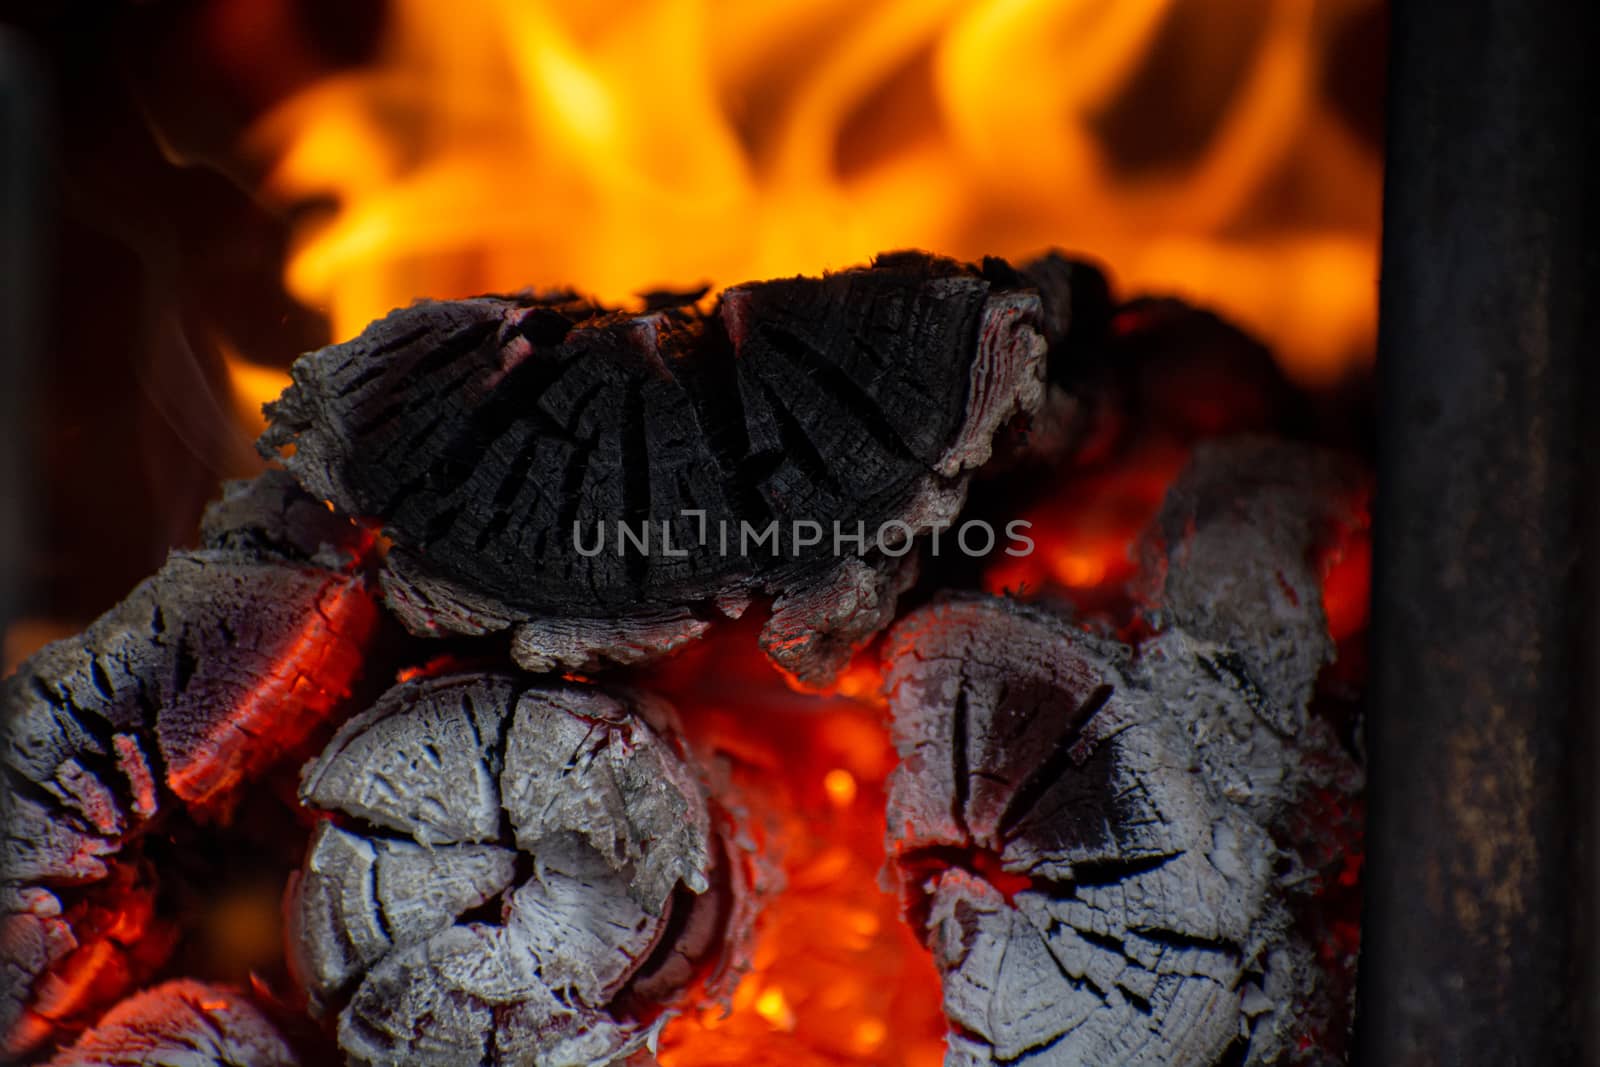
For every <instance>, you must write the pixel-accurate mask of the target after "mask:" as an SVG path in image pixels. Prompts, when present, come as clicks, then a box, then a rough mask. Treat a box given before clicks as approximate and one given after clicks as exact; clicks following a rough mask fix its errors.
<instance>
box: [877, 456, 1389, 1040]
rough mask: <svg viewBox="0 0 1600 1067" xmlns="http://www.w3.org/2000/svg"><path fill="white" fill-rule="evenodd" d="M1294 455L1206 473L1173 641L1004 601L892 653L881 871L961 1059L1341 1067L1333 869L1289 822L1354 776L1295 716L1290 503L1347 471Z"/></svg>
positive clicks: (1302, 518) (1308, 719)
mask: <svg viewBox="0 0 1600 1067" xmlns="http://www.w3.org/2000/svg"><path fill="white" fill-rule="evenodd" d="M1278 447H1279V448H1280V449H1282V448H1284V446H1281V445H1280V446H1278ZM1288 456H1289V457H1290V458H1288V459H1285V460H1282V461H1280V462H1267V463H1266V469H1265V470H1263V469H1261V468H1260V467H1258V466H1255V464H1257V463H1258V462H1260V461H1262V459H1263V457H1262V456H1261V455H1260V454H1259V449H1258V446H1254V445H1246V446H1241V447H1235V448H1229V449H1218V450H1215V451H1214V452H1212V453H1209V454H1206V455H1202V456H1201V457H1200V458H1199V459H1197V461H1196V463H1195V465H1194V466H1193V467H1192V468H1191V470H1190V472H1189V474H1188V475H1187V476H1186V477H1185V478H1184V480H1183V481H1182V482H1181V483H1180V485H1179V486H1178V487H1177V488H1176V489H1175V490H1174V491H1173V493H1172V495H1171V497H1170V498H1169V506H1168V511H1167V513H1166V515H1165V516H1164V520H1163V526H1164V528H1167V529H1171V530H1174V532H1175V536H1174V539H1173V540H1172V541H1171V542H1170V543H1169V544H1168V545H1167V549H1168V552H1167V554H1166V555H1165V558H1164V563H1165V568H1166V573H1165V587H1166V589H1167V590H1168V591H1169V593H1170V601H1169V603H1170V616H1171V617H1170V618H1169V620H1168V621H1169V626H1168V628H1167V629H1166V630H1165V631H1164V632H1162V633H1160V634H1158V635H1157V636H1155V637H1153V638H1151V639H1149V640H1147V641H1146V642H1144V643H1143V644H1142V645H1141V646H1140V647H1139V648H1138V650H1137V651H1135V650H1133V649H1130V648H1128V647H1127V646H1124V645H1122V644H1120V643H1118V642H1114V641H1110V640H1106V639H1102V638H1096V637H1093V636H1090V635H1089V634H1087V633H1085V632H1082V631H1080V630H1078V629H1076V628H1074V627H1072V626H1070V625H1068V624H1067V623H1066V622H1065V621H1063V620H1062V619H1060V618H1058V617H1056V616H1053V615H1050V614H1047V613H1045V612H1042V611H1040V610H1037V609H1034V608H1028V607H1024V606H1022V605H1019V604H1016V603H1014V602H1010V601H1005V600H968V601H951V602H946V603H943V604H940V605H936V606H934V607H932V608H929V609H926V610H924V611H922V612H919V613H917V614H915V615H913V616H911V617H910V618H909V619H908V620H906V621H905V622H903V623H901V624H900V625H899V626H898V627H897V629H896V630H895V631H894V632H893V633H892V635H891V638H890V646H889V649H888V650H887V653H886V655H887V658H888V662H889V665H890V666H889V672H888V678H887V685H888V688H889V692H890V694H891V697H890V705H891V711H892V713H893V730H894V734H895V739H896V744H897V747H898V748H899V750H900V752H901V754H902V757H903V763H902V766H901V767H900V769H899V770H897V771H896V772H895V775H894V777H893V779H892V781H891V793H890V798H889V826H890V838H891V855H892V857H893V861H892V862H893V866H894V869H895V871H896V873H897V875H898V877H899V880H900V882H901V885H902V889H903V891H904V892H905V893H906V894H907V900H908V914H909V917H910V918H911V920H912V922H913V924H914V926H915V927H916V928H917V930H918V932H919V934H920V935H921V936H923V937H924V938H925V939H926V942H927V944H928V945H929V947H930V949H931V950H932V951H933V953H934V956H935V960H936V962H937V964H938V966H939V968H940V972H941V974H942V976H943V980H944V1007H945V1011H946V1014H947V1016H948V1017H949V1019H950V1022H951V1034H950V1047H951V1050H952V1054H953V1062H958V1063H973V1064H981V1063H1001V1062H1004V1063H1018V1062H1020V1063H1027V1064H1037V1065H1038V1067H1046V1065H1056V1064H1059V1065H1063V1067H1065V1065H1068V1064H1082V1063H1118V1064H1151V1065H1155V1064H1167V1063H1188V1064H1218V1063H1225V1062H1239V1063H1275V1062H1336V1061H1337V1054H1336V1050H1337V1049H1338V1048H1339V1047H1340V1046H1341V1045H1342V1040H1343V1033H1344V1027H1345V1026H1346V1025H1347V1022H1348V1010H1349V999H1348V998H1349V992H1350V988H1349V975H1348V973H1347V972H1348V968H1349V967H1350V966H1353V958H1347V957H1339V956H1337V955H1335V954H1329V953H1327V952H1323V953H1320V954H1319V951H1318V949H1319V948H1322V947H1323V946H1322V945H1321V944H1319V941H1318V934H1319V931H1317V930H1316V929H1313V928H1312V926H1314V924H1309V925H1308V923H1307V922H1306V921H1305V920H1304V918H1303V914H1304V911H1305V908H1304V903H1305V901H1306V900H1308V899H1310V898H1312V897H1314V896H1315V895H1316V893H1317V892H1318V891H1319V890H1320V889H1321V887H1322V885H1323V880H1324V879H1327V878H1329V877H1331V876H1332V875H1333V874H1335V873H1336V872H1335V871H1333V870H1330V869H1328V864H1329V858H1330V853H1336V850H1333V849H1330V848H1328V847H1327V841H1326V840H1325V839H1322V838H1319V839H1317V840H1312V839H1311V838H1310V837H1308V835H1307V834H1306V833H1305V830H1304V826H1303V822H1304V820H1301V819H1299V818H1298V817H1297V813H1298V811H1299V809H1300V808H1302V807H1303V806H1305V805H1307V804H1309V803H1312V801H1313V798H1314V797H1315V798H1317V801H1316V802H1317V803H1319V804H1320V803H1322V800H1321V798H1322V797H1324V796H1325V795H1332V796H1334V797H1340V798H1344V800H1345V801H1346V802H1348V800H1349V799H1350V798H1351V797H1352V796H1353V795H1354V793H1355V792H1356V791H1357V790H1358V788H1359V785H1360V779H1359V772H1358V771H1357V768H1356V766H1355V764H1354V762H1353V760H1352V758H1351V757H1350V756H1349V755H1348V754H1347V753H1346V752H1345V751H1344V750H1343V749H1341V747H1340V745H1339V744H1338V741H1337V738H1336V736H1335V734H1334V731H1333V730H1332V729H1331V728H1330V726H1329V725H1328V724H1327V723H1325V722H1323V721H1322V720H1321V719H1320V718H1318V717H1314V716H1311V715H1309V714H1308V713H1307V709H1306V702H1307V700H1308V698H1309V695H1310V692H1311V686H1312V682H1313V681H1314V678H1315V675H1316V672H1317V670H1318V669H1319V668H1320V666H1321V665H1322V662H1323V661H1324V660H1325V659H1326V658H1327V657H1328V656H1329V655H1330V654H1331V645H1330V644H1329V643H1328V640H1327V637H1326V634H1325V632H1324V623H1323V619H1322V612H1321V601H1320V596H1319V595H1318V591H1317V590H1316V589H1315V587H1314V576H1312V577H1311V578H1310V579H1309V581H1310V582H1311V584H1312V587H1311V588H1306V587H1305V582H1306V581H1308V578H1307V575H1306V573H1305V571H1306V569H1307V568H1308V567H1310V566H1311V564H1310V563H1309V562H1308V553H1309V552H1310V550H1311V549H1312V548H1313V547H1314V543H1315V541H1314V537H1313V536H1312V531H1311V527H1312V526H1314V525H1315V523H1314V521H1313V520H1312V519H1311V518H1308V517H1307V516H1306V514H1305V511H1304V509H1303V508H1301V507H1299V506H1297V505H1299V504H1303V503H1306V501H1304V500H1303V499H1302V498H1300V497H1298V496H1297V495H1296V491H1297V490H1298V488H1299V487H1301V486H1309V485H1314V484H1321V485H1323V486H1324V489H1325V490H1326V489H1327V488H1329V486H1328V484H1327V482H1326V481H1325V480H1324V478H1323V474H1324V473H1326V470H1327V469H1328V468H1330V467H1331V468H1332V469H1334V470H1335V471H1339V468H1338V467H1337V464H1334V462H1333V461H1331V460H1327V459H1325V458H1324V457H1319V456H1316V455H1314V454H1310V453H1306V452H1301V451H1293V450H1291V451H1289V452H1288ZM1223 469H1228V470H1232V471H1233V472H1234V473H1244V474H1250V473H1251V472H1252V471H1253V472H1255V473H1254V474H1253V475H1252V476H1250V477H1245V478H1244V479H1242V481H1240V482H1234V481H1230V480H1227V479H1221V480H1218V479H1217V478H1216V477H1215V475H1216V474H1217V472H1218V471H1220V470H1223ZM1339 476H1340V477H1342V476H1343V474H1342V471H1339ZM1279 505H1281V507H1280V506H1279ZM1235 520H1238V521H1240V522H1249V521H1253V522H1254V523H1256V524H1259V525H1260V527H1261V528H1262V529H1264V530H1265V531H1266V532H1265V533H1264V534H1262V536H1261V538H1260V539H1243V540H1241V539H1240V529H1239V528H1238V527H1237V526H1236V525H1235ZM1167 523H1172V524H1174V525H1172V526H1167V525H1166V524H1167ZM1230 544H1231V547H1232V552H1231V554H1230V552H1229V551H1227V550H1226V549H1227V548H1228V547H1229V545H1230ZM1252 553H1255V554H1252ZM1202 580H1204V581H1209V582H1210V583H1211V584H1210V585H1209V587H1208V588H1210V589H1211V590H1212V592H1211V594H1210V598H1209V599H1205V598H1202V599H1191V598H1190V596H1189V592H1190V591H1191V590H1192V589H1193V588H1195V587H1194V586H1192V585H1191V584H1190V583H1198V582H1201V581H1202ZM1251 620H1254V622H1253V623H1252V621H1251ZM1191 624H1192V625H1193V626H1194V627H1195V629H1193V630H1191V629H1187V628H1186V627H1187V626H1188V625H1191ZM1324 806H1326V805H1324ZM1353 823H1354V816H1353V815H1347V816H1346V817H1345V823H1344V824H1343V825H1338V826H1332V827H1330V826H1323V827H1318V828H1317V832H1318V834H1333V835H1337V834H1349V833H1352V832H1353ZM1335 858H1337V857H1336V856H1335Z"/></svg>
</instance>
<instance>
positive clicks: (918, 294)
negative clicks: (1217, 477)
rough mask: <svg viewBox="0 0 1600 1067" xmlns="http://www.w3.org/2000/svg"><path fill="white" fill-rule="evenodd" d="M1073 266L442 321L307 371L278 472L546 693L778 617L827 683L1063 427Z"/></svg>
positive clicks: (934, 263)
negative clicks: (711, 302) (709, 302)
mask: <svg viewBox="0 0 1600 1067" xmlns="http://www.w3.org/2000/svg"><path fill="white" fill-rule="evenodd" d="M1063 262H1064V261H1059V260H1055V259H1052V260H1049V261H1046V262H1045V263H1044V264H1043V265H1042V266H1041V267H1040V268H1039V269H1038V271H1037V273H1036V275H1029V274H1028V273H1026V272H1022V273H1019V272H1017V271H1015V270H1013V269H1012V268H1010V267H1009V266H1006V265H1005V264H1003V263H1001V262H1000V261H989V262H987V263H986V264H985V266H984V268H983V269H982V270H979V269H977V268H972V267H965V266H962V265H960V264H956V263H954V262H951V261H948V260H941V259H936V258H934V257H931V256H926V255H922V254H917V253H905V254H897V255H893V256H884V257H880V258H879V259H878V260H877V262H876V263H875V264H874V266H873V267H871V268H870V269H857V270H850V271H845V272H842V273H839V274H832V275H828V276H826V277H823V278H820V279H810V278H794V279H790V280H785V281H773V282H764V283H753V284H748V285H741V286H736V287H734V288H731V289H728V290H726V291H725V292H723V293H722V294H721V296H720V297H719V299H718V300H717V302H716V304H715V306H714V307H712V308H711V309H710V310H709V311H704V310H701V309H699V308H697V307H696V306H695V305H693V304H682V305H681V306H656V307H653V308H652V309H651V310H649V311H647V312H645V313H643V314H637V315H635V314H625V313H621V312H617V311H613V310H610V309H607V308H603V307H599V306H596V305H593V304H590V303H587V302H585V301H582V300H580V299H578V298H577V297H576V296H574V295H572V294H559V295H556V296H544V297H535V296H528V295H520V296H512V297H485V298H480V299H476V300H464V301H456V302H451V303H438V302H432V301H424V302H420V303H418V304H416V305H414V306H412V307H410V308H407V309H403V310H400V311H396V312H394V313H393V314H391V315H389V316H388V317H387V318H385V319H383V320H381V321H379V322H377V323H374V324H373V325H372V326H371V327H369V328H368V329H367V331H366V332H364V333H363V334H362V335H361V336H360V337H358V338H356V339H355V340H354V341H350V342H347V343H345V344H338V345H333V346H331V347H329V348H324V349H322V350H320V351H317V352H313V353H310V354H309V355H307V356H304V357H302V358H301V359H300V360H299V361H298V362H297V363H296V364H295V366H294V368H293V371H292V373H293V378H294V383H293V385H292V386H291V387H290V388H289V389H288V390H287V391H286V392H285V393H284V395H283V397H282V398H281V399H280V400H279V401H277V402H276V403H275V404H273V405H270V406H269V415H270V417H271V420H272V425H271V427H270V428H269V430H268V431H267V433H266V434H265V435H264V437H263V439H262V447H263V450H264V451H265V452H266V453H267V454H269V455H271V454H283V455H284V462H285V463H286V464H287V466H288V467H289V469H290V470H291V471H293V472H294V474H295V476H296V477H297V478H298V479H299V480H300V482H301V484H302V485H304V486H305V487H306V488H307V489H308V490H309V491H310V492H311V493H312V494H313V495H314V496H316V497H319V498H326V499H329V500H331V501H332V502H333V503H334V504H335V505H336V506H337V507H338V508H339V509H340V510H342V511H343V512H345V513H347V514H351V515H356V516H360V517H364V518H370V519H373V520H375V521H378V522H381V523H382V525H383V527H384V530H385V532H386V534H387V535H388V536H389V537H390V538H392V540H393V548H392V550H391V551H390V552H389V553H388V555H387V558H386V561H385V565H384V571H383V582H384V589H385V593H386V596H387V600H388V603H389V606H390V607H391V608H392V609H393V610H394V611H395V612H396V614H398V615H399V617H400V618H401V619H402V620H403V621H404V622H405V623H406V625H407V626H408V627H409V628H411V629H412V630H413V631H414V632H416V633H419V634H438V633H445V632H449V633H465V634H481V633H487V632H495V631H503V630H510V631H511V633H512V636H513V642H514V643H513V656H514V657H515V659H516V661H517V662H518V663H519V664H520V665H522V666H524V667H526V668H528V669H531V670H540V671H542V670H550V669H553V668H556V667H566V668H570V669H589V668H592V667H594V666H596V665H598V664H599V663H600V662H602V661H611V662H616V663H624V664H627V663H637V662H641V661H644V660H647V659H650V658H652V657H655V656H658V655H660V654H662V653H664V652H667V651H669V650H671V649H673V648H675V647H678V646H679V645H681V644H682V643H683V642H685V641H687V640H690V639H692V638H694V637H696V636H699V635H700V634H702V633H703V632H704V631H705V630H706V629H707V628H708V627H709V626H710V625H711V623H712V621H713V619H714V618H715V617H717V616H718V615H719V614H720V615H730V616H736V615H738V614H739V613H740V612H742V611H743V610H744V607H745V605H746V604H747V603H748V602H749V601H750V599H751V598H752V596H755V595H760V594H770V595H772V596H774V597H775V602H774V613H773V617H772V619H771V622H770V624H769V626H768V627H767V630H766V631H765V632H764V634H763V645H764V647H765V648H766V650H767V651H768V653H769V654H770V655H771V656H772V657H773V659H774V660H776V661H777V662H778V663H779V664H780V665H781V666H783V667H784V668H786V669H787V670H789V671H790V672H791V673H792V674H794V675H795V676H797V677H798V678H800V679H801V680H803V681H806V682H812V683H820V682H825V681H827V680H828V679H829V678H830V677H831V676H832V674H833V673H834V672H835V671H836V670H837V669H838V668H839V667H841V666H842V665H843V664H844V662H846V661H847V659H848V657H849V655H850V653H851V651H852V650H853V649H855V648H856V647H859V646H860V645H861V644H862V643H863V642H864V641H865V640H866V639H867V638H868V637H870V636H871V635H872V634H874V633H875V632H877V631H878V630H879V629H881V628H882V627H883V626H885V625H887V623H888V622H889V621H890V619H891V618H892V617H893V612H894V605H895V601H896V598H897V596H898V595H899V593H900V592H901V591H902V590H903V589H904V588H905V587H906V586H907V585H908V584H909V582H910V580H911V578H912V576H913V574H914V571H913V567H914V556H913V555H911V554H909V553H910V548H911V542H912V540H913V538H914V537H915V535H916V534H917V533H919V532H922V531H925V530H928V529H931V528H933V527H935V526H938V525H940V524H944V523H948V522H949V521H950V520H951V519H953V518H954V517H955V515H956V513H957V512H958V511H959V509H960V507H961V505H962V502H963V501H964V499H965V493H966V482H967V479H968V477H969V475H970V473H971V472H972V470H974V469H975V468H977V467H979V466H981V465H982V464H983V463H984V462H985V461H986V460H988V458H989V456H990V454H991V450H992V447H993V440H994V437H995V435H996V433H997V431H998V430H999V429H1000V428H1001V427H1002V426H1004V425H1005V424H1007V423H1008V421H1011V420H1013V419H1014V418H1015V417H1018V416H1021V417H1024V418H1026V417H1027V416H1030V415H1032V414H1034V413H1036V412H1038V411H1039V409H1040V407H1041V405H1042V403H1043V400H1044V395H1045V388H1044V372H1045V368H1044V356H1045V338H1044V336H1043V335H1042V333H1041V331H1047V332H1049V333H1050V334H1051V335H1052V336H1054V335H1057V334H1061V335H1064V333H1065V330H1066V325H1065V323H1066V318H1067V316H1068V315H1069V314H1070V307H1071V297H1070V295H1069V294H1065V293H1061V292H1056V291H1055V288H1057V287H1060V286H1063V285H1066V284H1067V283H1068V281H1069V280H1070V279H1071V278H1072V277H1074V273H1073V272H1072V271H1070V270H1066V269H1055V268H1057V267H1060V266H1061V264H1062V263H1063ZM1041 285H1042V286H1044V287H1045V288H1046V289H1048V290H1050V291H1049V292H1048V293H1047V294H1046V295H1045V296H1041V293H1040V291H1039V288H1040V286H1041ZM1047 305H1048V308H1047ZM1047 310H1048V314H1047V313H1046V312H1047ZM291 446H292V447H291ZM880 532H881V534H882V536H880ZM841 533H842V535H843V536H844V538H845V540H843V541H842V542H841V541H836V534H841ZM863 533H864V536H863ZM851 538H854V539H855V540H850V539H851ZM841 544H842V545H844V546H847V547H846V550H844V551H842V552H841V551H838V550H837V549H838V547H839V545H841Z"/></svg>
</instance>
